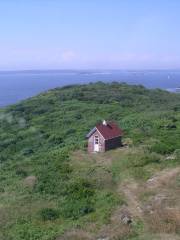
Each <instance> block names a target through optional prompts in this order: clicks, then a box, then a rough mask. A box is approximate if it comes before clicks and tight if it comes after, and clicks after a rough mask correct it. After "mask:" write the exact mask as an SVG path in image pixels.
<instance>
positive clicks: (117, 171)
mask: <svg viewBox="0 0 180 240" xmlns="http://www.w3.org/2000/svg"><path fill="white" fill-rule="evenodd" d="M102 119H113V120H116V121H117V122H118V123H119V124H120V126H121V127H122V128H123V129H124V131H125V139H124V141H125V142H126V143H128V145H129V148H128V149H122V150H116V151H110V152H108V153H106V154H100V155H92V156H89V155H87V154H86V153H85V151H84V150H85V149H86V148H85V145H86V141H85V140H84V136H85V134H86V133H87V132H88V131H89V129H91V128H92V127H93V126H94V125H95V123H96V122H97V121H100V120H102ZM179 120H180V96H179V95H175V94H171V93H167V92H165V91H161V90H151V91H150V90H147V89H145V88H143V87H142V86H128V85H126V84H117V83H113V84H110V85H108V84H103V83H97V84H90V85H85V86H72V87H65V88H62V89H55V90H52V91H49V92H47V93H44V94H41V95H39V96H37V97H34V98H32V99H29V100H27V101H24V102H21V103H20V104H18V105H14V106H11V107H9V108H6V109H5V110H1V112H0V161H1V169H0V229H2V230H1V232H0V239H3V240H5V239H6V240H10V239H13V240H14V239H17V240H22V239H23V240H29V239H32V240H36V239H38V240H50V239H61V238H60V237H59V238H58V236H61V235H62V234H63V233H64V232H66V230H67V231H68V232H70V229H77V228H78V229H81V230H78V231H79V232H76V233H74V234H75V235H76V237H77V236H78V234H79V235H80V236H79V239H83V236H84V239H91V238H92V239H96V236H99V235H102V234H103V233H104V234H105V233H106V234H107V235H109V236H110V237H111V238H112V239H113V238H114V239H118V237H119V239H140V236H144V239H148V237H149V238H150V239H153V237H154V239H161V238H160V237H161V236H160V235H162V234H164V233H167V232H166V229H167V227H166V222H167V221H170V222H173V221H174V222H173V226H174V225H175V226H176V225H177V229H178V223H177V222H178V221H179V219H174V218H172V219H170V220H169V218H168V219H166V214H167V213H166V214H165V213H164V212H162V213H161V215H162V218H163V217H164V216H165V217H164V218H165V220H164V221H165V223H164V225H163V226H161V227H159V228H154V227H153V225H152V222H151V221H150V220H151V219H153V218H150V217H148V216H149V213H146V212H147V211H145V210H143V211H144V213H143V216H138V215H137V214H136V212H133V209H131V207H129V208H130V210H131V211H132V215H134V221H133V225H132V226H128V227H127V226H121V225H120V226H119V225H118V223H117V221H116V220H115V222H114V224H113V221H114V220H113V219H116V218H113V219H112V217H113V214H114V213H115V212H116V210H117V209H121V206H122V205H123V204H126V205H128V204H129V205H133V203H134V204H135V206H136V201H138V202H140V203H139V204H143V205H144V204H145V203H144V202H147V203H148V201H150V203H149V204H151V201H152V200H151V198H152V197H153V196H156V194H157V193H158V191H159V188H158V187H157V188H156V189H153V191H152V189H148V188H147V189H145V186H146V185H145V184H146V181H147V179H148V178H150V177H151V176H152V175H154V174H155V172H157V171H161V170H163V169H164V168H177V167H178V166H179V161H180V159H179V153H178V150H177V149H180V138H179V136H180V123H179V122H180V121H179ZM77 149H79V150H78V151H77ZM174 152H175V154H174ZM169 155H170V156H171V158H172V159H169V160H167V159H166V158H167V156H169ZM172 155H173V157H172ZM169 171H170V170H169ZM177 175H178V174H177ZM29 176H33V177H29ZM176 178H177V179H176ZM172 181H175V182H173V183H174V184H173V186H174V188H172V186H171V189H173V190H172V194H171V195H172V196H173V193H174V194H175V195H176V196H177V197H176V198H175V197H174V199H173V201H175V202H178V196H179V195H178V194H179V192H178V191H177V189H178V184H179V180H178V177H177V176H176V175H174V178H173V180H172ZM134 182H136V184H137V186H138V187H137V186H136V187H133V186H132V183H134ZM170 183H171V182H170ZM168 184H169V183H168ZM168 184H166V185H167V186H166V185H165V189H166V190H167V189H169V188H170V186H169V185H168ZM171 184H172V183H171ZM126 189H129V190H128V192H126V191H124V190H126ZM139 189H142V194H140V193H139ZM161 189H162V188H161ZM165 189H164V192H166V191H165ZM164 192H163V193H162V194H164V195H165V196H166V194H165V193H164ZM129 194H130V196H131V195H133V196H135V201H133V203H132V202H129V199H128V197H129ZM153 194H154V195H153ZM166 198H167V199H169V198H168V196H166ZM167 202H168V201H167ZM171 204H172V201H170V200H169V202H168V203H167V206H170V205H171ZM176 205H177V204H176ZM135 206H134V208H135ZM177 207H179V206H178V205H177ZM157 211H160V210H159V209H157V210H156V211H154V212H155V213H156V212H157ZM168 214H169V213H168ZM168 214H167V215H168ZM115 215H116V214H115ZM168 216H169V215H168ZM47 219H49V220H47ZM147 219H149V220H147ZM161 221H162V219H161V218H160V219H159V222H161ZM119 222H120V221H119ZM114 225H116V226H119V229H123V230H122V231H121V232H118V231H117V230H116V229H114V232H116V236H113V235H112V233H110V230H108V229H109V228H110V229H112V228H113V227H112V226H114ZM157 226H158V224H157ZM168 226H169V225H168ZM169 229H170V230H169V232H168V234H174V235H173V236H174V238H175V237H176V236H175V234H179V232H178V230H177V229H176V228H172V227H171V226H170V227H169ZM76 231H77V230H76ZM94 232H95V235H94V234H93V233H94ZM102 232H103V233H102ZM72 234H73V233H72ZM153 234H155V235H153ZM158 234H159V235H158ZM152 235H153V236H152ZM163 237H164V236H163ZM65 239H68V236H67V235H66V233H65ZM69 239H75V238H74V237H71V236H70V237H69ZM77 239H78V238H77Z"/></svg>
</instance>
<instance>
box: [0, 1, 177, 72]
mask: <svg viewBox="0 0 180 240" xmlns="http://www.w3.org/2000/svg"><path fill="white" fill-rule="evenodd" d="M179 12H180V1H179V0H30V1H24V0H1V1H0V70H20V69H82V68H83V69H87V68H91V69H92V68H98V69H152V68H156V69H159V68H161V69H168V68H176V69H177V68H180V14H179Z"/></svg>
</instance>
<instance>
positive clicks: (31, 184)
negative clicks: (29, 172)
mask: <svg viewBox="0 0 180 240" xmlns="http://www.w3.org/2000/svg"><path fill="white" fill-rule="evenodd" d="M36 181H37V178H36V177H35V176H28V177H26V178H25V179H24V185H25V186H27V187H31V188H33V187H34V185H35V184H36Z"/></svg>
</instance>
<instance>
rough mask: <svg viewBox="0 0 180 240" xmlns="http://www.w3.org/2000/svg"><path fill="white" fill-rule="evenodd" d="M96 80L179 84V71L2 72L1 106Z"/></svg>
mask: <svg viewBox="0 0 180 240" xmlns="http://www.w3.org/2000/svg"><path fill="white" fill-rule="evenodd" d="M96 81H104V82H111V81H118V82H126V83H129V84H142V85H144V86H145V87H147V88H162V89H170V90H172V91H173V89H175V88H177V87H180V71H118V70H113V71H28V72H26V71H24V72H0V107H4V106H7V105H9V104H14V103H17V102H19V101H20V100H23V99H26V98H29V97H31V96H34V95H36V94H38V93H40V92H43V91H46V90H48V89H51V88H55V87H61V86H64V85H69V84H83V83H89V82H96Z"/></svg>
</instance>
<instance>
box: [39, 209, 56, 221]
mask: <svg viewBox="0 0 180 240" xmlns="http://www.w3.org/2000/svg"><path fill="white" fill-rule="evenodd" d="M40 216H41V218H42V220H43V221H48V220H55V219H57V218H58V217H59V211H58V210H56V209H53V208H43V209H42V210H41V211H40Z"/></svg>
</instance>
